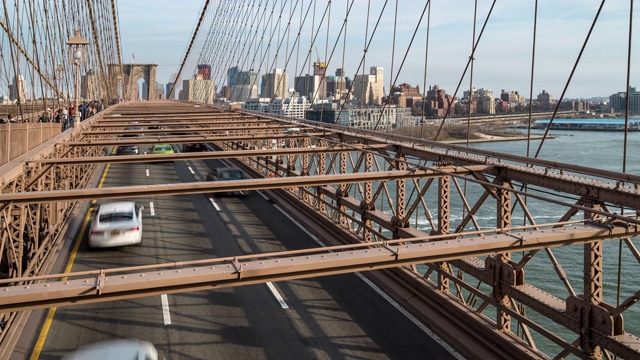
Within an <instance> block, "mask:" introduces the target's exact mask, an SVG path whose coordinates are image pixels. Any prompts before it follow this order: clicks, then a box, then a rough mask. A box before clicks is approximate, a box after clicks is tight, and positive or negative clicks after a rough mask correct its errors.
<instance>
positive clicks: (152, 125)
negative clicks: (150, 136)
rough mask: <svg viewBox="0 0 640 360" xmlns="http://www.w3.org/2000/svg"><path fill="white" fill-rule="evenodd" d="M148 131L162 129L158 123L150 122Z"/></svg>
mask: <svg viewBox="0 0 640 360" xmlns="http://www.w3.org/2000/svg"><path fill="white" fill-rule="evenodd" d="M149 129H150V130H157V129H164V128H163V127H162V126H160V122H159V121H152V122H151V125H149Z"/></svg>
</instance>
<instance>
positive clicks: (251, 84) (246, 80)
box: [227, 68, 258, 102]
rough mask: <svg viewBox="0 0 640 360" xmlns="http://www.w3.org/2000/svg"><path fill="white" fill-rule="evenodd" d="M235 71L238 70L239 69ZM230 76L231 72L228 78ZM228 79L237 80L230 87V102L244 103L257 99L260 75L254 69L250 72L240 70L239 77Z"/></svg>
mask: <svg viewBox="0 0 640 360" xmlns="http://www.w3.org/2000/svg"><path fill="white" fill-rule="evenodd" d="M231 69H234V68H231ZM231 69H229V70H231ZM235 69H236V70H238V69H237V68H235ZM234 71H235V70H234ZM228 74H229V72H227V76H228ZM232 75H233V74H232ZM228 79H235V83H234V84H233V85H229V93H230V95H229V101H231V102H244V101H246V100H247V99H255V98H257V97H258V83H257V80H258V73H257V72H256V71H254V70H253V69H252V70H249V71H239V70H238V72H237V76H234V77H229V78H228Z"/></svg>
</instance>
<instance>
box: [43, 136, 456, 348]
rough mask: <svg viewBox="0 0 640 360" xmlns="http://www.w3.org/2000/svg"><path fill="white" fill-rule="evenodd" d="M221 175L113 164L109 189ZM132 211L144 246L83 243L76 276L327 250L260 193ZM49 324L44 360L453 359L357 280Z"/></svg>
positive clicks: (324, 280)
mask: <svg viewBox="0 0 640 360" xmlns="http://www.w3.org/2000/svg"><path fill="white" fill-rule="evenodd" d="M144 150H145V149H144V148H143V147H141V151H144ZM146 150H148V149H146ZM221 165H222V164H221V163H219V162H218V161H209V162H202V161H185V162H175V163H173V162H167V163H159V164H158V163H152V164H113V165H111V166H109V167H108V169H107V175H106V177H105V181H104V184H103V187H111V186H122V185H152V184H163V183H178V182H192V181H203V180H205V178H206V174H207V173H208V171H209V168H210V167H215V166H221ZM136 202H137V203H138V204H141V205H143V206H144V207H145V209H144V210H143V220H142V222H143V238H142V244H141V245H139V246H127V247H121V248H113V249H104V250H89V249H88V248H87V245H86V243H87V238H86V234H79V235H78V236H82V239H81V241H82V243H81V245H80V248H79V250H78V253H77V256H76V258H75V261H74V263H73V271H83V270H90V269H101V268H113V267H124V266H134V265H143V264H155V263H165V262H174V261H185V260H196V259H206V258H212V257H224V256H231V255H243V254H251V253H262V252H272V251H282V250H293V249H303V248H309V247H317V246H319V245H318V243H317V242H316V241H315V240H314V239H313V238H312V237H311V236H309V235H308V234H307V233H305V231H304V230H302V229H301V228H300V227H299V226H297V225H296V224H295V223H294V222H293V221H292V220H290V219H289V218H288V217H287V216H285V215H284V214H283V213H281V212H280V211H279V210H278V208H277V207H276V206H274V205H273V204H272V203H270V202H269V201H268V200H267V199H266V198H265V197H264V196H263V195H262V194H260V193H258V192H252V193H250V194H249V195H248V196H244V197H243V196H240V197H238V196H212V195H184V196H173V197H154V198H141V199H137V200H136ZM46 325H50V327H49V328H48V331H46V332H45V333H43V335H46V338H45V339H46V340H45V341H44V342H43V343H41V345H36V344H34V352H35V354H36V355H37V356H36V357H37V358H39V359H59V358H60V357H62V356H63V355H64V354H67V353H69V352H72V351H73V350H75V349H77V348H78V347H80V346H83V345H86V344H90V343H95V342H99V341H104V340H109V339H114V338H123V337H124V338H138V339H143V340H147V341H150V342H152V343H153V344H154V345H155V346H156V348H157V349H158V352H159V355H160V358H161V359H453V358H454V355H452V354H451V353H449V352H448V351H447V350H445V349H444V348H443V347H442V346H441V345H440V344H439V343H438V342H437V341H436V340H434V339H433V338H432V337H430V336H429V335H428V334H427V333H426V332H425V328H424V327H423V326H419V325H416V324H415V323H414V322H413V321H411V320H410V319H409V318H408V317H407V316H405V315H404V314H403V313H402V312H401V311H400V310H399V309H398V308H397V307H396V306H395V305H394V304H392V303H390V302H389V301H387V300H386V299H385V298H384V297H383V296H381V295H380V294H379V293H378V292H377V291H376V289H374V288H373V287H372V286H370V285H369V284H367V283H366V282H365V281H364V280H363V278H362V277H361V276H359V275H358V274H346V275H338V276H328V277H321V278H312V279H304V280H293V281H284V282H278V283H273V284H259V285H250V286H243V287H234V288H226V289H218V290H211V291H199V292H192V293H183V294H173V295H162V296H153V297H146V298H139V299H132V300H122V301H114V302H106V303H97V304H88V305H78V306H68V307H62V308H58V309H57V310H56V311H55V313H54V316H53V320H52V321H51V322H50V324H46V323H45V326H43V328H45V329H46V328H47V326H46ZM458 357H459V355H458Z"/></svg>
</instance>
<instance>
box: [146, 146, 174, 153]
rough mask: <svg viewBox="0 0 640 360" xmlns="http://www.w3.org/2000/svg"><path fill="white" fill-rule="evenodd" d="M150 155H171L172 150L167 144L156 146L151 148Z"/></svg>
mask: <svg viewBox="0 0 640 360" xmlns="http://www.w3.org/2000/svg"><path fill="white" fill-rule="evenodd" d="M151 153H152V154H173V148H172V147H171V145H167V144H156V145H153V147H152V148H151Z"/></svg>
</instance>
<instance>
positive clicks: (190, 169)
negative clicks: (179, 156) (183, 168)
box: [187, 166, 196, 175]
mask: <svg viewBox="0 0 640 360" xmlns="http://www.w3.org/2000/svg"><path fill="white" fill-rule="evenodd" d="M187 168H188V169H189V171H190V172H191V174H193V175H195V174H196V173H195V172H193V169H192V168H191V166H187Z"/></svg>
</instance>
